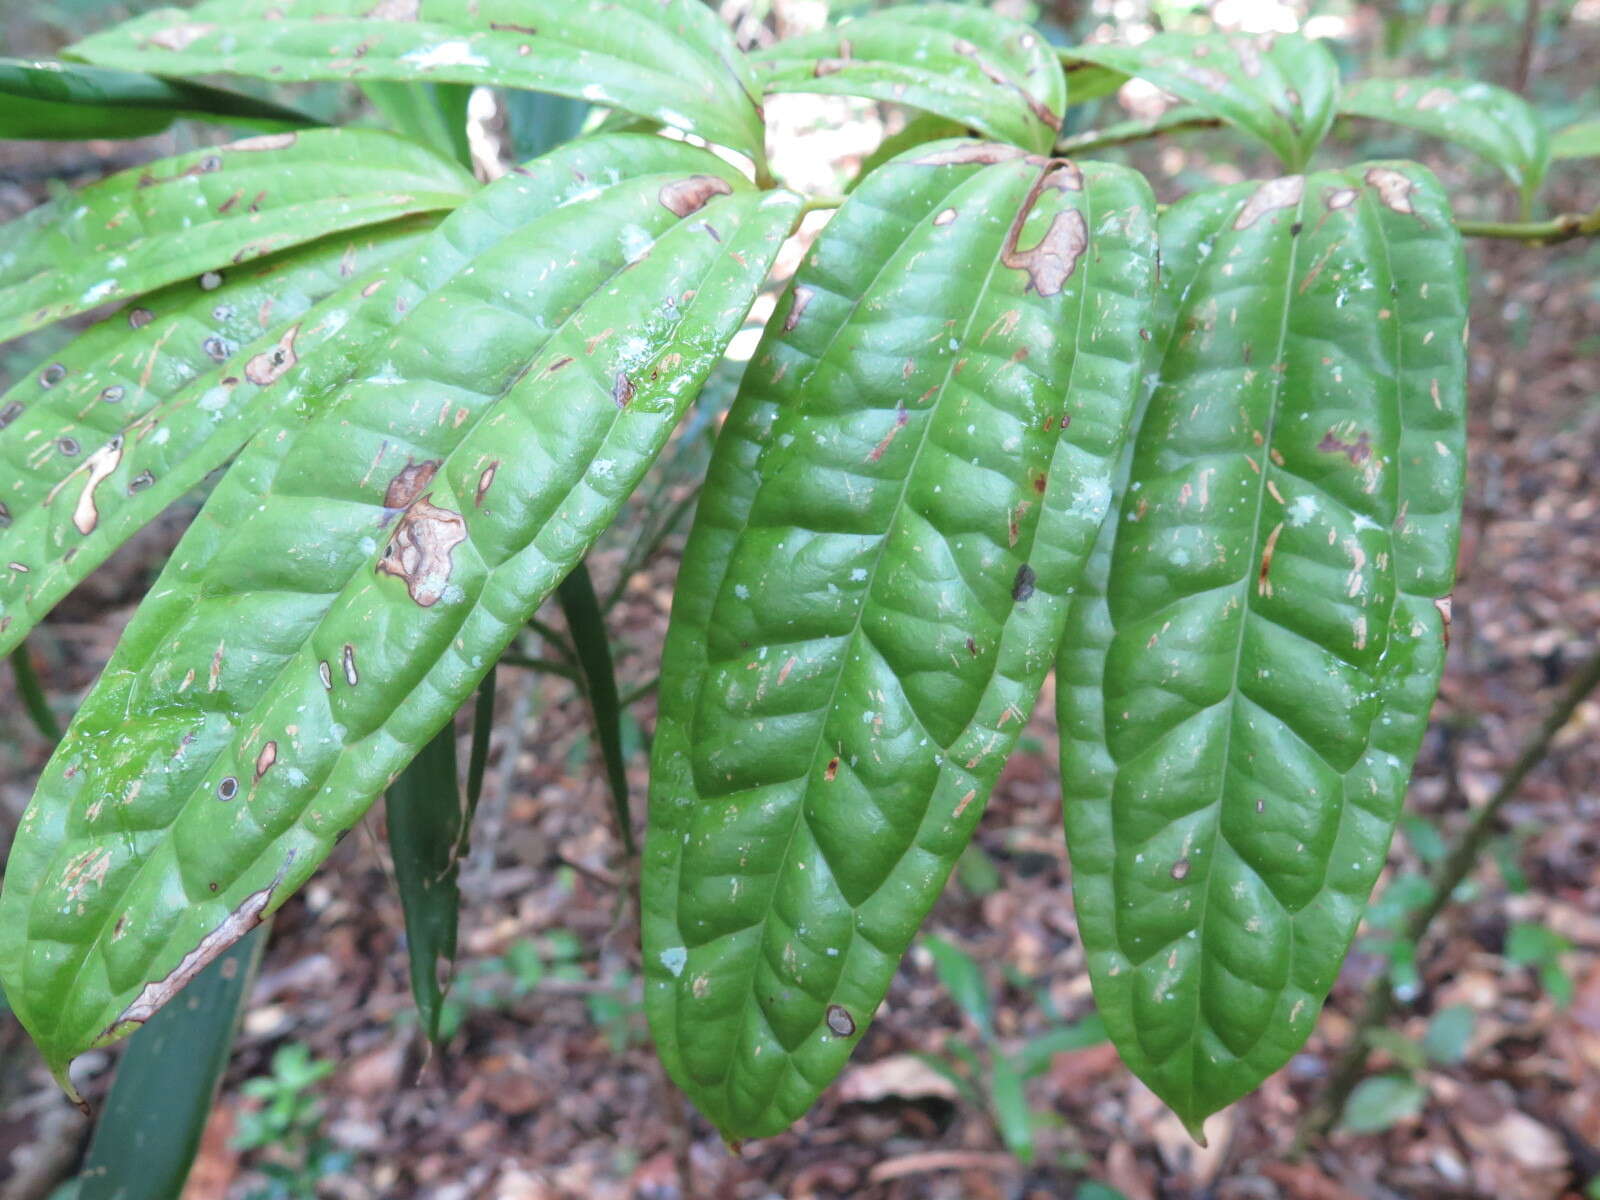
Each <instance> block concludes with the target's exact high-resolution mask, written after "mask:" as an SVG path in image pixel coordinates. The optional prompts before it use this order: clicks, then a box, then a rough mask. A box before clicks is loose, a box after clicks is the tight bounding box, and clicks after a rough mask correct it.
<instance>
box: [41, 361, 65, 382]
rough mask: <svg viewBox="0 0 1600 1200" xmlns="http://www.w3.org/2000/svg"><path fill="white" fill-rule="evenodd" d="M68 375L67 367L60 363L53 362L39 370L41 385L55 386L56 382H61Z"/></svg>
mask: <svg viewBox="0 0 1600 1200" xmlns="http://www.w3.org/2000/svg"><path fill="white" fill-rule="evenodd" d="M66 377H67V368H66V367H64V366H62V365H61V364H60V363H51V364H50V365H49V366H48V367H46V368H45V369H44V370H42V371H40V372H39V384H40V386H41V387H47V388H49V387H55V385H56V384H58V383H60V382H61V381H62V380H63V379H65V378H66Z"/></svg>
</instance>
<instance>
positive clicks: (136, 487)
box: [128, 467, 156, 496]
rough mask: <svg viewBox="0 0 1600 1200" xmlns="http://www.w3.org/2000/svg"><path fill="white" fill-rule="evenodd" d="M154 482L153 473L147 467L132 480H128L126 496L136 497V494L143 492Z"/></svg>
mask: <svg viewBox="0 0 1600 1200" xmlns="http://www.w3.org/2000/svg"><path fill="white" fill-rule="evenodd" d="M155 481H156V477H155V472H153V471H151V470H150V469H149V468H148V467H147V468H145V469H144V470H143V471H140V472H139V473H138V474H137V475H135V476H134V477H133V478H132V479H130V480H128V495H130V496H134V495H137V494H138V493H140V492H142V491H144V490H145V488H147V487H151V486H152V485H154V483H155Z"/></svg>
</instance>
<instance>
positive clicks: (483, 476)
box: [472, 458, 500, 508]
mask: <svg viewBox="0 0 1600 1200" xmlns="http://www.w3.org/2000/svg"><path fill="white" fill-rule="evenodd" d="M499 469H500V460H499V459H498V458H496V459H493V460H492V461H491V462H490V463H489V465H488V466H487V467H485V468H484V469H483V470H482V472H480V473H479V475H478V490H477V492H476V493H475V494H474V495H473V497H472V505H473V507H474V508H482V507H483V498H484V497H485V496H487V495H488V494H489V489H490V488H492V487H493V486H494V474H495V472H496V471H498V470H499Z"/></svg>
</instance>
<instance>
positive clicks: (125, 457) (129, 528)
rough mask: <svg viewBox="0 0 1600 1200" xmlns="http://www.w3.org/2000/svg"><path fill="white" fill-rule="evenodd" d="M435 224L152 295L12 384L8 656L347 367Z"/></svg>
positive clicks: (323, 247)
mask: <svg viewBox="0 0 1600 1200" xmlns="http://www.w3.org/2000/svg"><path fill="white" fill-rule="evenodd" d="M427 225H428V222H427V221H426V219H422V218H419V219H416V220H413V221H409V222H393V223H390V224H388V225H382V226H377V227H375V228H373V229H365V230H357V231H355V232H354V233H344V234H335V235H333V236H332V237H328V238H324V239H322V240H321V241H318V242H313V243H311V244H310V245H307V246H302V247H298V248H296V249H294V250H290V251H285V252H284V253H282V254H277V255H274V256H272V257H271V258H267V259H261V260H259V261H256V262H252V263H249V264H248V265H246V266H241V267H236V268H235V267H230V268H228V269H227V270H226V271H206V272H203V273H202V274H201V275H200V276H199V278H198V279H190V280H185V281H183V282H182V283H177V284H173V285H172V286H171V287H168V288H164V289H162V290H161V291H159V292H155V293H153V294H152V295H149V296H145V297H143V298H142V299H141V300H140V302H139V304H138V305H137V306H135V307H132V308H128V309H124V310H123V311H122V312H120V313H117V314H116V315H114V316H111V317H108V318H106V320H104V321H103V322H101V323H100V324H98V325H96V326H94V327H93V328H92V329H90V330H88V331H87V332H86V333H84V334H82V335H81V336H80V337H78V338H77V339H76V340H75V341H73V342H72V343H71V344H70V345H68V346H67V347H66V349H64V350H63V351H61V352H60V353H59V354H58V355H56V356H55V357H54V358H53V359H51V360H50V361H49V362H48V363H43V364H40V365H39V366H37V367H36V368H35V369H34V370H33V371H31V372H30V373H29V374H28V375H27V376H25V377H24V378H23V379H22V380H21V381H20V382H18V383H17V384H16V386H14V387H13V388H12V389H11V390H10V391H8V392H6V393H5V394H4V395H0V564H5V565H4V567H0V653H4V652H5V651H7V650H9V649H10V648H11V647H13V646H15V645H17V644H19V643H20V642H21V640H22V639H23V637H25V636H26V635H27V633H28V631H29V630H30V629H32V628H33V627H34V625H35V624H37V623H38V621H39V620H40V619H41V618H43V617H44V615H45V614H46V613H48V612H49V611H50V610H51V608H53V607H54V606H55V605H56V604H57V603H58V602H59V601H60V600H61V599H62V597H64V596H65V595H66V594H67V593H68V592H70V591H71V590H72V588H73V587H75V586H76V585H77V584H78V583H79V582H80V581H81V580H82V579H84V578H85V577H86V576H87V575H88V574H89V573H90V572H91V571H93V570H94V569H95V568H96V567H98V566H99V565H100V564H101V563H102V562H104V561H105V560H106V558H107V557H109V556H110V554H111V553H112V552H113V551H114V550H115V549H116V548H117V547H118V546H120V545H122V544H123V543H124V542H125V541H126V540H127V539H128V538H129V537H130V536H132V535H133V534H134V533H136V532H137V531H138V530H140V529H141V528H143V527H144V525H145V524H146V523H147V522H149V521H150V520H152V519H154V518H155V517H156V516H157V515H158V514H160V513H161V512H162V511H163V510H164V509H165V508H166V507H167V506H168V505H169V504H170V503H172V501H173V500H175V499H177V498H178V497H179V496H181V495H183V494H184V493H185V492H187V491H188V490H189V489H190V488H192V487H194V486H195V485H196V484H198V483H199V482H200V481H201V480H202V479H203V478H204V477H205V476H206V475H207V474H209V473H210V472H211V471H213V470H214V469H216V468H217V467H218V466H220V465H222V464H223V463H224V462H226V461H227V460H228V459H229V458H230V457H232V456H233V455H234V454H235V453H237V452H238V450H239V448H240V447H241V446H243V445H244V443H245V442H246V441H247V440H248V439H249V438H250V436H251V435H252V434H254V433H255V432H256V430H257V429H259V428H261V426H262V425H264V424H265V423H266V422H267V420H268V419H269V418H270V416H271V415H272V413H273V412H274V411H276V410H277V409H278V408H280V407H282V406H285V405H289V404H292V403H294V402H295V401H296V400H297V399H299V398H300V397H302V396H304V397H313V396H316V395H317V394H319V392H320V391H321V389H322V387H324V386H326V385H328V384H329V383H331V382H334V381H337V380H338V379H340V378H342V377H343V376H342V375H341V374H340V372H341V371H342V370H344V369H345V368H346V367H347V365H348V359H349V357H350V354H351V346H352V344H353V342H352V339H359V338H360V337H361V336H362V335H363V334H371V335H372V336H376V335H377V334H378V333H380V332H382V330H383V329H384V328H385V327H386V322H385V321H383V320H381V319H380V320H377V321H374V320H372V319H371V318H372V316H375V315H378V314H369V315H368V316H367V317H365V318H360V317H358V318H354V320H353V321H352V313H353V312H354V310H356V309H357V308H359V307H360V306H361V305H362V303H363V301H364V300H365V296H364V295H363V292H365V291H367V290H368V289H381V288H382V287H383V286H384V280H385V279H386V278H387V276H385V277H384V278H382V279H380V278H373V277H372V276H373V272H375V271H378V270H380V269H382V268H384V266H385V265H386V264H388V263H390V262H392V261H393V260H395V259H397V258H400V257H403V256H404V255H405V254H407V253H409V252H410V251H411V250H413V249H414V248H415V247H416V246H417V245H418V244H419V243H420V240H421V238H422V235H423V233H424V232H425V230H426V228H427Z"/></svg>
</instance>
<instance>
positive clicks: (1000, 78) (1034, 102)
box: [954, 38, 1061, 131]
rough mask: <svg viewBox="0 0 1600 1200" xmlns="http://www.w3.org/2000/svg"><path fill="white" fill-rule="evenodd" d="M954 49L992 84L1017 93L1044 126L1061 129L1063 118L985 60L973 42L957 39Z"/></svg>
mask: <svg viewBox="0 0 1600 1200" xmlns="http://www.w3.org/2000/svg"><path fill="white" fill-rule="evenodd" d="M954 49H955V52H956V53H957V54H960V55H962V56H963V57H965V58H970V59H971V60H972V61H973V62H974V63H975V64H976V65H977V67H978V70H980V71H982V72H983V73H984V75H985V76H986V77H987V78H988V80H989V82H990V83H993V84H997V85H999V86H1000V87H1003V88H1010V89H1011V90H1012V91H1014V92H1016V93H1017V95H1018V96H1019V97H1020V98H1021V100H1022V102H1023V103H1024V104H1026V105H1027V106H1028V111H1030V112H1031V113H1033V115H1034V116H1035V117H1037V118H1038V119H1039V120H1040V121H1042V122H1044V124H1045V125H1047V126H1049V128H1051V129H1052V130H1057V131H1059V130H1060V129H1061V118H1060V117H1059V116H1057V115H1056V114H1055V113H1053V112H1051V111H1050V108H1049V107H1048V106H1047V105H1045V104H1044V103H1043V102H1042V101H1040V99H1039V98H1038V97H1037V96H1035V95H1033V93H1031V92H1029V91H1028V90H1027V89H1026V88H1024V87H1023V86H1022V85H1021V84H1020V83H1017V82H1016V81H1014V80H1013V79H1012V78H1011V77H1010V76H1009V75H1007V74H1006V73H1005V72H1004V71H1002V70H1001V69H1000V68H999V67H997V66H995V65H994V64H993V63H991V62H990V61H989V60H988V59H986V58H984V56H983V55H982V54H980V53H979V52H978V48H977V47H976V46H974V45H973V44H972V43H971V42H969V41H967V39H966V38H957V39H956V41H955V45H954Z"/></svg>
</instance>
